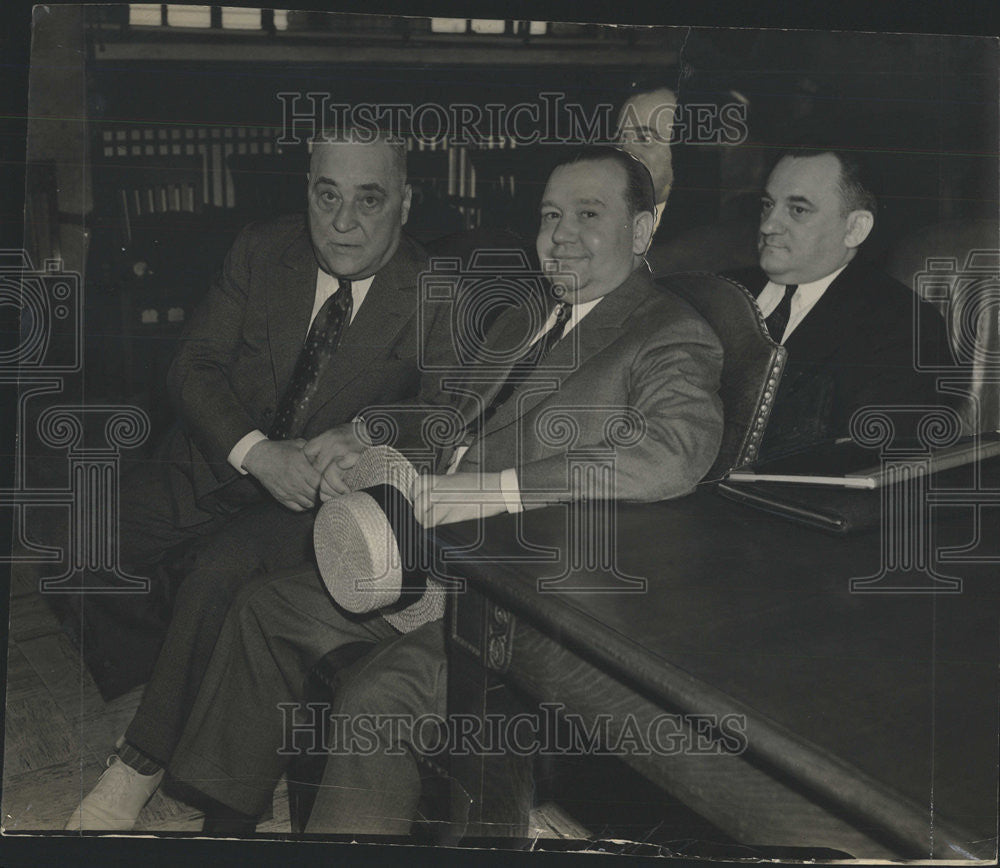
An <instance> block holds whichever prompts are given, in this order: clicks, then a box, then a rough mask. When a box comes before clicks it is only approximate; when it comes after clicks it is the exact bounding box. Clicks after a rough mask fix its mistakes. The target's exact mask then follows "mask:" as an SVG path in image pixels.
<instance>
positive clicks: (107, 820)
mask: <svg viewBox="0 0 1000 868" xmlns="http://www.w3.org/2000/svg"><path fill="white" fill-rule="evenodd" d="M162 779H163V769H160V771H158V772H156V773H155V774H152V775H142V774H139V772H137V771H136V770H135V769H134V768H132V767H131V766H129V765H126V764H125V763H123V762H122V761H121V759H120V758H119V757H118V756H117V755H116V754H112V755H111V757H109V759H108V770H107V771H106V772H104V774H103V775H101V776H100V778H98V779H97V783H96V784H94V788H93V789H92V790H91V791H90V792H89V793H87V795H86V796H84V797H83V801H82V802H80V806H79V807H78V808H77V809H76V810H75V811H74V812H73V816H71V817H70V818H69V822H67V823H66V826H65V829H66V830H67V831H73V832H79V831H116V832H127V831H128V830H129V829H131V828H132V827H133V826H134V825H135V821H136V819H137V818H138V817H139V812H140V811H141V810H142V809H143V807H144V806H145V804H146V802H148V801H149V800H150V797H151V796H152V795H153V793H155V792H156V788H157V787H158V786H159V785H160V781H161V780H162Z"/></svg>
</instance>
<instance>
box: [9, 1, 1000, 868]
mask: <svg viewBox="0 0 1000 868" xmlns="http://www.w3.org/2000/svg"><path fill="white" fill-rule="evenodd" d="M231 5H250V4H245V3H238V2H235V0H231ZM294 5H295V6H296V7H298V8H323V7H324V6H326V4H318V3H309V2H304V0H302V2H298V3H295V4H294ZM477 7H478V8H477ZM483 7H485V8H483ZM338 11H355V12H365V13H371V12H382V13H386V14H394V13H395V14H402V13H406V14H411V15H412V14H425V15H429V14H431V13H433V14H436V15H461V16H471V15H473V14H478V15H480V16H482V17H492V16H493V15H496V14H497V13H496V10H495V7H492V8H491V7H489V6H488V4H483V3H478V4H475V5H474V4H472V3H470V2H468V0H466V2H454V0H451V2H448V0H440V2H435V3H427V2H422V0H409V2H390V0H377V2H372V0H367V2H363V0H344V2H341V3H339V4H338ZM3 14H4V15H5V18H6V20H5V22H4V26H3V29H2V31H0V63H2V67H0V68H2V69H3V75H4V81H3V85H4V86H3V88H2V89H0V92H2V93H3V97H4V99H5V110H4V112H3V113H2V115H3V126H2V128H0V129H2V135H0V144H2V148H3V152H2V156H0V167H2V172H3V177H2V181H3V187H2V190H0V207H2V213H0V226H2V229H3V245H4V246H5V247H8V248H10V247H14V248H17V247H20V246H22V233H23V224H22V220H23V211H22V200H23V190H24V186H23V185H24V165H25V135H26V129H27V103H26V94H27V78H28V76H27V70H28V57H29V53H28V41H29V33H30V31H29V22H30V17H29V11H28V4H25V3H16V2H7V3H5V4H4V7H3ZM503 14H504V15H505V16H506V17H508V18H534V19H538V18H540V17H545V18H548V19H550V20H581V19H583V20H589V21H612V20H614V21H618V22H621V23H637V24H642V23H661V24H675V23H680V22H683V23H684V24H690V25H701V26H705V27H717V26H724V25H729V26H733V27H808V28H820V29H827V30H829V29H841V28H843V29H848V30H852V29H853V30H870V31H898V30H905V31H908V32H931V33H933V32H938V33H944V32H948V33H967V34H969V33H978V34H985V33H989V34H997V33H998V30H1000V29H998V26H997V18H996V14H997V13H996V4H995V3H993V2H990V0H984V2H952V3H948V4H942V3H940V2H937V0H930V2H913V0H911V2H907V3H905V4H904V3H897V2H872V0H868V2H851V3H845V2H839V3H836V4H822V5H819V4H809V5H807V4H785V3H778V2H767V3H763V2H758V3H754V4H739V5H738V6H737V5H736V4H732V5H731V6H730V5H727V4H713V3H708V2H705V0H677V2H671V3H670V4H658V5H657V6H655V7H654V6H652V5H646V6H639V5H632V6H626V5H624V4H614V5H608V4H600V6H598V4H586V5H583V4H580V3H578V2H574V3H568V2H550V3H548V4H546V6H545V11H544V16H543V14H542V12H541V10H540V9H539V7H538V4H537V3H533V2H529V0H522V2H509V3H507V4H505V7H504V10H503ZM667 16H669V17H670V20H665V19H666V18H667ZM715 37H716V38H714V39H711V40H708V45H707V47H706V48H704V52H705V57H704V58H702V60H701V63H702V69H703V71H704V72H705V73H706V75H705V78H704V79H703V86H704V87H705V89H706V91H711V90H713V88H714V87H716V86H717V85H718V83H719V82H718V80H717V79H716V80H715V81H713V79H712V76H711V72H712V71H713V70H714V71H716V72H721V73H727V74H728V75H729V76H730V77H729V78H728V80H727V83H728V85H729V86H731V87H739V88H741V89H743V90H744V91H745V92H746V93H747V95H748V96H750V97H751V99H752V103H753V104H754V106H755V109H756V112H755V115H754V127H753V128H752V133H753V134H754V135H758V134H759V135H760V137H761V141H762V143H763V144H765V145H766V144H769V143H771V142H777V141H781V139H782V137H783V136H784V135H785V134H786V133H788V131H787V130H784V131H783V130H782V129H781V125H780V124H781V120H782V119H783V118H786V117H787V116H788V114H787V112H786V111H784V110H783V108H782V107H783V106H788V105H789V104H793V105H797V106H799V108H801V109H805V108H808V111H807V114H813V113H819V114H820V115H829V116H831V117H833V116H837V117H839V118H840V121H839V123H840V124H841V125H840V126H838V127H837V128H838V129H839V130H841V131H842V132H843V134H844V135H845V137H850V136H851V135H852V134H853V133H855V132H857V131H859V130H861V131H864V132H866V134H868V135H870V136H874V137H873V138H870V139H869V141H868V142H867V145H868V146H869V147H872V148H875V149H878V148H883V149H885V153H886V154H892V155H894V156H895V157H897V158H898V157H900V156H901V155H903V156H905V159H902V160H900V159H893V160H891V161H887V162H888V163H891V165H890V166H889V168H888V169H886V174H885V175H884V177H883V181H884V185H883V186H884V188H883V189H882V190H881V191H880V192H881V193H882V198H883V203H884V210H883V217H884V221H885V222H884V223H883V226H889V227H891V226H892V224H893V222H895V227H896V229H897V231H902V230H904V229H906V228H907V227H908V225H910V224H914V225H919V224H921V223H924V222H929V220H933V219H938V218H939V217H943V216H948V217H950V216H956V217H958V216H979V215H983V214H985V215H987V216H995V215H996V213H997V208H996V190H997V185H996V181H995V172H996V150H997V144H996V143H997V133H996V128H995V107H996V93H995V90H993V88H995V86H996V72H995V70H996V67H995V62H996V61H995V44H994V60H993V63H994V66H993V68H992V72H989V73H988V71H987V69H986V68H985V67H984V60H983V58H982V57H979V56H975V53H974V52H970V51H969V50H967V49H966V48H964V47H963V46H964V45H965V43H963V42H961V41H959V42H953V43H950V44H951V45H953V46H954V48H953V50H952V51H951V52H950V53H949V54H948V55H947V56H938V57H935V56H933V53H932V54H930V55H928V54H924V55H921V56H918V57H912V56H908V55H909V51H910V49H909V46H911V45H912V44H913V41H912V40H910V39H909V38H904V39H898V40H897V39H891V38H890V39H885V40H883V42H882V43H881V45H882V48H880V50H879V52H877V53H873V52H871V50H868V51H865V50H863V49H858V50H855V51H850V50H844V49H843V47H842V46H843V45H844V44H846V43H845V42H844V41H842V40H843V38H842V39H841V40H828V39H824V38H823V37H822V35H818V36H815V37H813V36H809V37H803V38H801V39H794V40H788V39H787V37H783V38H782V37H780V35H779V34H758V35H757V37H756V38H755V39H748V38H747V36H746V34H740V33H738V32H733V33H728V34H720V33H716V34H715ZM850 41H851V40H850V38H849V37H848V38H847V42H850ZM918 41H919V40H918ZM859 44H860V43H859ZM870 44H871V43H869V45H870ZM824 45H825V46H826V47H825V48H824V47H823V46H824ZM691 48H692V52H693V49H694V46H691ZM713 51H714V52H715V53H714V54H713ZM692 56H695V55H692ZM719 56H722V57H725V58H727V60H726V61H725V62H724V63H723V62H721V61H720V60H719ZM873 69H874V70H879V69H881V70H882V74H881V75H880V76H879V78H880V81H879V84H880V88H879V90H878V91H877V92H873V90H872V82H873V81H874V80H875V78H874V77H873V76H872V75H871V74H870V73H871V71H872V70H873ZM250 72H252V73H253V74H255V75H263V76H265V78H266V75H267V70H262V69H260V68H259V67H252V68H251V69H250ZM803 73H805V74H806V75H805V78H806V79H808V81H809V82H810V84H803V83H802V81H801V79H802V78H803ZM177 74H180V75H183V70H181V71H180V72H178V73H177ZM617 74H618V73H616V75H617ZM620 74H621V76H622V78H627V77H628V70H621V71H620ZM446 77H447V78H450V76H446ZM235 80H236V79H234V81H235ZM70 81H72V80H70ZM408 81H412V79H408ZM465 81H466V82H467V83H468V84H469V86H470V87H471V86H473V82H472V81H471V79H470V78H469V77H468V76H466V77H465ZM156 82H157V79H156V78H155V77H154V78H153V79H152V81H143V79H142V77H141V76H137V75H136V74H135V72H134V71H130V72H129V75H127V76H125V77H124V78H123V79H122V84H121V85H120V86H119V87H118V89H117V90H116V89H115V87H114V86H113V85H112V84H111V83H110V81H109V82H108V83H107V84H106V85H102V88H101V89H102V90H103V91H104V93H105V94H106V98H107V99H108V100H110V102H109V105H113V106H114V107H115V110H116V111H121V112H124V113H127V112H128V111H138V110H142V109H143V107H144V105H145V108H146V109H147V110H148V108H149V106H148V103H145V102H144V100H143V99H142V98H141V97H142V94H143V93H145V94H149V93H150V92H151V91H150V88H157V87H160V90H158V91H157V90H154V91H152V92H154V93H156V95H157V99H156V103H157V110H158V111H160V110H161V109H162V111H163V112H164V114H163V115H161V116H162V117H169V113H170V112H171V111H174V112H180V113H181V114H182V115H184V114H185V113H186V116H187V117H188V118H191V117H195V116H196V115H197V113H198V112H201V111H205V112H207V113H208V114H211V113H212V112H213V111H214V112H215V113H216V114H218V111H219V103H215V104H213V103H202V102H199V100H200V99H202V97H204V93H203V92H201V90H202V89H200V88H198V87H196V86H194V85H192V87H191V88H190V89H187V88H186V89H184V90H183V91H178V90H177V89H176V87H170V86H165V85H164V86H160V85H157V83H156ZM414 83H415V82H414ZM570 84H572V82H567V83H566V88H567V89H568V90H569V89H571V88H570V86H569V85H570ZM576 85H577V87H578V88H579V90H580V93H581V94H584V93H587V92H588V91H589V92H590V93H591V96H592V98H595V99H596V98H603V97H598V91H597V90H595V89H593V80H592V77H591V76H590V75H589V73H588V72H587V71H583V72H581V73H580V79H579V80H578V81H577V82H576ZM67 86H68V85H67ZM76 86H77V87H78V88H79V89H78V90H77V91H76V93H79V94H80V96H81V99H82V95H83V92H84V90H83V86H84V82H78V83H76ZM426 86H427V87H431V86H432V84H431V83H430V82H428V83H426ZM613 89H616V88H613ZM172 95H173V97H172ZM915 95H916V96H915ZM73 98H74V99H76V97H75V96H74V97H73ZM172 98H175V99H176V102H175V103H174V104H173V106H171V99H172ZM581 101H583V96H581ZM224 104H225V107H226V109H227V111H232V112H233V119H234V121H236V122H239V120H238V118H239V116H240V113H242V112H248V113H250V114H253V113H254V112H255V111H256V110H257V109H256V108H255V106H254V104H253V97H252V92H251V91H250V90H249V89H246V90H244V89H243V88H240V87H237V86H235V85H234V86H233V87H231V88H229V89H226V90H225V96H224ZM986 107H991V108H992V110H993V120H992V121H991V122H985V120H984V119H985V118H986V117H987V113H986V112H985V111H984V109H985V108H986ZM216 119H217V118H216ZM758 122H759V123H758ZM788 134H789V135H790V133H788ZM684 159H685V158H684V157H682V156H680V155H678V161H677V173H678V176H679V177H682V176H681V173H682V171H683V168H682V167H683V160H684ZM942 160H943V161H945V162H947V163H948V164H949V166H950V168H948V169H947V170H945V171H942V169H941V165H942ZM942 178H947V179H948V183H949V187H948V191H949V192H948V200H947V204H943V203H944V202H945V200H943V199H942V198H941V195H940V194H941V189H940V184H941V179H942ZM684 183H688V184H690V183H691V182H690V181H685V182H684ZM691 186H692V187H693V186H694V184H691ZM681 192H684V191H680V190H679V191H678V193H681ZM700 192H701V193H702V194H703V193H704V191H700ZM685 195H688V196H691V197H694V198H695V199H696V200H697V201H699V202H700V203H701V205H700V206H699V207H703V208H705V211H704V212H699V213H703V214H704V216H705V217H706V218H708V219H712V218H713V216H715V215H712V213H711V206H710V205H708V204H706V203H708V202H710V201H717V197H713V196H708V195H702V196H701V197H700V198H699V191H698V190H688V191H686V192H685ZM678 198H680V197H679V196H678ZM942 208H948V209H951V210H950V211H948V212H947V213H945V214H942V212H941V209H942ZM10 313H11V311H10V310H9V308H6V307H5V308H2V309H0V314H2V315H3V316H4V317H6V319H5V320H4V321H3V322H2V323H0V324H2V326H3V327H4V333H5V339H6V336H7V335H10V334H11V333H12V329H13V328H14V326H13V325H12V322H11V319H10ZM0 419H2V443H0V454H2V455H3V456H5V458H6V460H5V461H4V462H3V466H4V470H5V473H4V476H3V478H2V479H0V485H9V484H10V478H11V477H10V473H9V470H8V468H9V467H10V460H11V457H12V455H13V423H14V414H13V413H12V412H11V408H9V407H3V408H0ZM6 532H7V528H6V527H4V528H2V529H0V543H4V544H5V543H6V542H7V541H6V540H5V539H4V538H3V535H4V534H6ZM4 544H0V550H2V549H4V548H6V545H4ZM6 596H7V595H6V593H4V594H3V598H4V600H6ZM4 605H6V604H4ZM4 617H5V613H4ZM0 848H2V852H0V863H2V864H4V865H11V866H13V865H49V864H67V865H68V864H80V865H83V864H99V861H98V860H101V861H103V862H105V863H107V864H141V863H146V864H163V865H168V864H177V862H178V861H180V860H181V859H189V858H194V859H195V860H196V861H198V862H200V861H202V860H204V861H206V862H207V861H209V860H211V861H212V862H214V863H216V864H220V865H221V864H245V863H247V862H251V863H252V862H255V861H259V862H260V863H262V864H271V863H275V864H278V863H279V862H280V863H282V864H284V863H288V862H291V861H292V860H294V861H295V862H297V863H301V864H329V863H330V862H331V861H333V860H336V861H338V862H340V863H342V864H373V865H375V864H385V863H388V862H396V861H397V860H398V861H400V862H403V861H405V862H408V863H410V864H428V865H429V864H438V863H439V862H440V861H441V860H442V857H444V858H445V861H447V862H451V861H454V863H455V864H467V863H468V862H470V861H472V860H473V858H474V859H475V862H476V863H477V864H493V865H507V864H536V862H534V861H533V862H531V863H528V858H529V857H527V856H521V855H520V854H511V853H486V852H482V853H477V854H475V857H473V854H471V853H469V852H461V851H459V852H455V853H453V854H445V853H443V852H442V851H433V852H432V851H428V850H415V849H413V848H406V849H392V848H387V847H345V846H322V847H320V846H316V845H301V844H297V845H296V844H284V843H282V844H275V843H270V844H254V843H250V842H247V843H241V844H231V843H228V842H201V843H198V844H192V843H190V842H183V841H176V840H169V839H166V840H163V839H161V840H155V841H144V840H131V841H130V840H111V839H104V840H101V841H98V842H95V841H80V840H78V839H76V838H66V839H55V838H46V839H38V840H31V839H24V838H14V839H11V838H6V839H0ZM448 855H451V856H452V857H453V859H449V858H448ZM531 858H532V859H534V860H541V863H542V864H558V863H560V862H564V861H565V858H569V857H562V856H560V855H559V854H537V855H534V856H532V857H531ZM575 858H576V859H579V860H581V861H584V862H585V863H587V862H588V861H589V862H593V863H594V864H598V865H600V864H605V862H598V861H597V859H598V857H596V856H593V857H589V860H588V857H585V856H577V857H575ZM573 864H576V863H573ZM628 864H649V865H653V864H664V863H661V862H653V861H652V860H651V859H646V860H643V859H639V860H637V861H632V862H630V863H628ZM667 864H671V865H672V864H678V863H676V862H673V863H667Z"/></svg>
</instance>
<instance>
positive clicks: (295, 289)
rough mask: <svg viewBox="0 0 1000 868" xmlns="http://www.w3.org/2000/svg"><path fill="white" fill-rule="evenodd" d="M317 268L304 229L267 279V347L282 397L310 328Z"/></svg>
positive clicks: (279, 397)
mask: <svg viewBox="0 0 1000 868" xmlns="http://www.w3.org/2000/svg"><path fill="white" fill-rule="evenodd" d="M317 268H318V266H317V264H316V257H315V255H314V254H313V249H312V244H311V243H310V241H309V236H308V234H307V233H306V232H305V231H304V230H303V231H302V232H300V233H299V234H297V235H296V236H295V238H294V239H293V241H292V242H291V244H289V245H288V247H287V248H285V252H284V253H283V254H282V256H281V258H280V259H279V260H278V262H277V263H276V264H274V265H273V266H272V274H271V279H270V280H269V281H267V300H266V304H267V333H268V347H269V349H270V352H271V367H272V370H273V372H274V388H275V392H276V393H277V397H278V400H279V401H280V400H281V395H282V393H283V392H284V388H285V385H286V384H287V383H288V382H289V381H290V380H291V378H292V372H293V371H294V369H295V362H296V360H297V359H298V357H299V352H300V351H301V349H302V345H303V343H305V339H306V334H307V332H308V331H309V316H310V314H311V313H312V309H313V304H315V302H316V272H317Z"/></svg>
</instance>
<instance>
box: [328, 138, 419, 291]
mask: <svg viewBox="0 0 1000 868" xmlns="http://www.w3.org/2000/svg"><path fill="white" fill-rule="evenodd" d="M409 211H410V188H409V186H408V185H407V184H406V179H405V178H404V177H402V173H401V172H400V170H399V168H398V164H397V163H396V161H395V158H394V155H393V152H392V149H391V148H390V147H389V146H388V145H387V144H385V142H381V141H375V142H371V143H366V144H362V143H357V142H344V143H329V142H319V143H317V144H316V145H315V146H314V147H313V153H312V159H311V161H310V163H309V234H310V236H311V238H312V244H313V250H314V251H315V252H316V259H317V260H318V261H319V264H320V266H321V267H322V269H323V270H324V271H326V272H328V273H330V274H332V275H334V276H335V277H345V278H349V279H351V280H362V279H363V278H365V277H369V276H370V275H372V274H374V273H375V272H376V271H378V270H379V269H380V268H381V267H382V266H383V265H385V263H386V262H388V261H389V260H390V259H391V258H392V255H393V254H394V253H395V252H396V248H397V247H398V246H399V235H400V231H401V230H402V227H403V224H404V223H406V218H407V216H408V214H409Z"/></svg>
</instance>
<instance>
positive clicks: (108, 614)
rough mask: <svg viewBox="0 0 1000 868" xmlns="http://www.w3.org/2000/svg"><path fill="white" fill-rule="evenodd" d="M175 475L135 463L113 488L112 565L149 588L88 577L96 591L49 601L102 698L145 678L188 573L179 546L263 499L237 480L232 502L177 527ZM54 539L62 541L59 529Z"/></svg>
mask: <svg viewBox="0 0 1000 868" xmlns="http://www.w3.org/2000/svg"><path fill="white" fill-rule="evenodd" d="M177 472H178V471H177V470H176V468H174V467H173V466H172V465H170V464H169V462H163V461H159V460H151V461H142V462H138V463H136V464H135V465H133V466H132V467H130V468H128V470H127V471H126V472H125V473H124V474H123V475H122V478H121V482H120V499H119V523H118V548H119V552H118V562H119V565H120V567H121V569H122V571H123V572H124V573H125V574H126V575H127V576H132V577H136V578H143V579H147V580H148V583H149V586H148V590H146V591H145V592H143V591H137V590H136V583H135V582H132V581H123V580H121V579H120V578H118V577H115V576H112V575H108V574H105V573H97V572H94V571H88V572H87V574H86V581H87V582H88V585H89V586H90V587H100V588H103V589H104V590H103V591H101V592H100V593H96V592H83V593H79V592H77V593H66V594H59V595H54V596H53V597H52V601H53V604H54V605H55V606H56V608H57V610H59V614H60V615H61V616H62V619H63V624H64V627H65V629H66V630H67V632H69V633H70V635H71V636H72V637H73V638H74V640H75V641H76V644H77V646H78V647H79V648H80V653H81V656H82V657H83V659H84V662H85V663H86V664H87V667H88V669H89V670H90V672H91V674H92V675H93V677H94V681H95V682H96V684H97V687H98V689H99V690H100V692H101V695H102V697H103V698H104V699H105V700H110V699H114V698H115V697H117V696H120V695H122V694H123V693H126V692H128V691H129V690H131V689H132V688H133V687H137V686H138V685H140V684H143V683H144V682H146V681H147V680H148V679H149V676H150V673H151V672H152V671H153V666H154V664H155V662H156V659H157V656H158V654H159V651H160V645H161V643H162V642H163V639H164V636H165V635H166V631H167V626H168V624H169V623H170V617H171V610H172V608H173V605H174V598H175V596H176V594H177V592H178V589H179V587H180V585H181V583H182V581H183V579H184V576H185V574H186V573H187V571H188V566H189V565H188V563H187V561H186V558H185V556H184V552H185V551H186V548H187V547H188V546H189V545H190V544H191V543H193V542H195V541H196V540H200V539H203V538H206V537H210V536H211V535H212V534H214V533H215V532H216V531H218V530H220V529H221V528H223V527H225V525H226V523H227V522H228V521H229V520H230V519H231V518H232V516H233V515H235V514H236V513H237V512H238V511H239V509H240V508H241V507H242V506H243V505H244V504H245V503H250V502H254V501H256V502H258V503H259V502H261V501H262V498H263V495H262V494H259V493H258V491H257V490H256V489H255V488H254V487H252V483H249V481H244V480H240V481H238V483H237V484H236V485H234V489H235V492H234V493H235V495H236V496H235V497H233V498H232V500H233V501H235V502H233V503H225V502H221V501H220V505H219V508H218V510H217V511H216V512H215V513H209V512H204V511H197V512H195V513H193V514H190V515H189V516H188V518H187V520H186V521H184V522H180V521H178V518H177V506H176V504H175V496H174V491H175V488H176V485H177V479H171V475H172V474H176V473H177ZM240 482H242V483H243V484H242V485H240V484H239V483H240ZM237 498H240V499H242V501H243V502H242V503H241V502H240V500H239V499H237ZM58 533H59V536H60V537H61V538H63V539H65V538H66V529H65V528H62V529H60V530H59V531H58ZM118 589H120V591H121V592H120V593H118V592H117V590H118Z"/></svg>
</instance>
